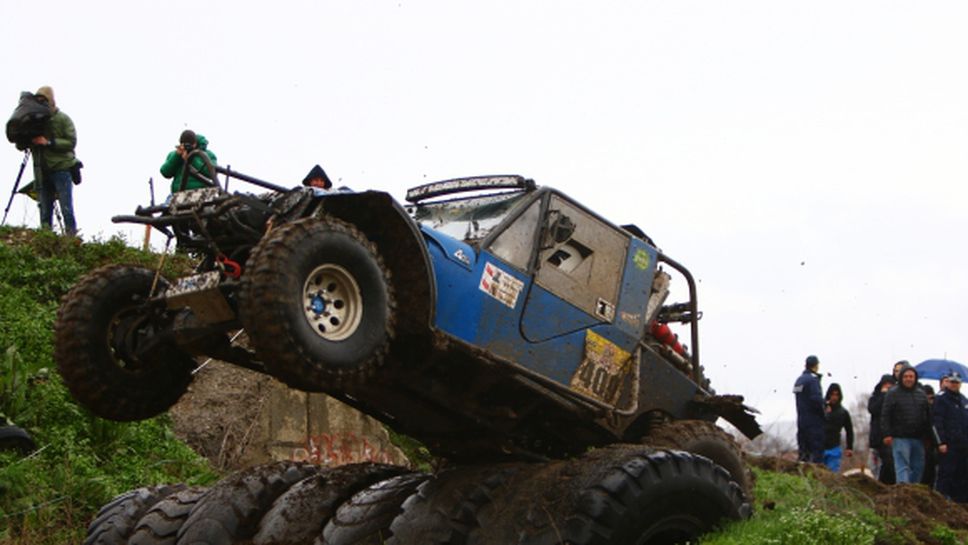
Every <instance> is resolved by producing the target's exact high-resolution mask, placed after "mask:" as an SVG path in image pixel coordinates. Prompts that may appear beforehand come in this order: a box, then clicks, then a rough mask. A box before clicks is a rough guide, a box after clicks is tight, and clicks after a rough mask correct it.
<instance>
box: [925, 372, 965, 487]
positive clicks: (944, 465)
mask: <svg viewBox="0 0 968 545" xmlns="http://www.w3.org/2000/svg"><path fill="white" fill-rule="evenodd" d="M945 386H946V388H947V389H948V391H947V392H945V394H944V395H939V396H937V397H936V398H935V404H934V407H933V414H932V422H933V423H934V429H935V431H936V433H937V435H938V481H937V488H938V492H940V493H941V494H943V495H944V496H946V497H948V498H950V499H952V500H954V501H956V502H958V503H968V398H965V396H964V395H963V394H962V393H961V376H960V375H958V374H957V373H956V374H953V375H951V376H950V377H948V381H947V382H946V384H945Z"/></svg>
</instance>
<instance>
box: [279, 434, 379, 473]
mask: <svg viewBox="0 0 968 545" xmlns="http://www.w3.org/2000/svg"><path fill="white" fill-rule="evenodd" d="M292 459H293V461H296V462H312V463H314V464H319V465H322V466H338V465H343V464H354V463H357V462H378V463H383V464H390V463H394V462H395V461H396V460H395V457H394V455H393V453H391V452H389V451H388V450H385V449H383V448H382V447H380V446H379V445H374V444H372V443H370V442H369V441H368V440H367V438H366V437H362V436H359V435H356V434H355V433H352V432H346V433H323V434H320V435H310V436H308V437H306V445H305V447H301V448H296V449H293V451H292Z"/></svg>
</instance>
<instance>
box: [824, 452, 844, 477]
mask: <svg viewBox="0 0 968 545" xmlns="http://www.w3.org/2000/svg"><path fill="white" fill-rule="evenodd" d="M840 458H841V454H840V445H837V446H836V447H834V448H828V449H827V450H825V451H823V463H824V465H825V466H827V467H828V468H829V469H830V471H833V472H834V473H840Z"/></svg>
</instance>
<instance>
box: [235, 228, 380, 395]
mask: <svg viewBox="0 0 968 545" xmlns="http://www.w3.org/2000/svg"><path fill="white" fill-rule="evenodd" d="M250 262H251V263H250V264H249V268H248V271H247V272H246V274H245V276H244V277H243V293H242V297H241V304H242V311H241V314H242V320H243V323H244V324H245V326H246V331H248V333H249V337H250V339H251V342H252V346H253V347H254V348H255V351H256V353H257V354H258V355H259V356H260V359H262V360H263V361H265V362H266V366H267V368H268V369H269V372H270V373H271V374H273V375H274V376H276V377H277V378H279V379H280V380H282V381H283V382H285V383H286V384H288V385H290V386H293V387H295V388H299V389H302V390H310V391H321V390H323V389H325V388H326V387H327V386H331V385H337V384H342V385H346V384H352V383H358V382H360V381H361V380H363V379H365V378H367V377H368V376H370V375H372V374H373V372H374V371H375V370H376V368H377V367H379V366H380V365H381V364H382V363H383V358H384V356H385V355H386V352H387V348H388V345H389V341H390V339H391V338H392V337H393V333H394V313H393V310H394V297H393V289H392V287H391V285H390V275H389V272H388V271H387V269H386V267H385V266H384V265H383V261H382V259H380V256H379V255H378V254H377V251H376V247H375V246H374V245H373V244H372V243H370V242H369V241H368V240H367V239H366V237H365V236H363V234H362V233H360V232H359V231H358V230H357V229H356V228H355V227H353V226H352V225H350V224H348V223H345V222H342V221H339V220H336V219H333V218H322V219H316V218H307V219H303V220H299V221H295V222H293V223H290V224H287V225H284V226H282V227H280V228H279V229H277V230H275V231H273V232H272V233H270V234H269V235H268V236H267V237H266V238H265V239H264V240H263V241H262V242H261V243H260V245H259V247H258V249H257V250H256V251H255V252H254V253H253V256H252V258H250Z"/></svg>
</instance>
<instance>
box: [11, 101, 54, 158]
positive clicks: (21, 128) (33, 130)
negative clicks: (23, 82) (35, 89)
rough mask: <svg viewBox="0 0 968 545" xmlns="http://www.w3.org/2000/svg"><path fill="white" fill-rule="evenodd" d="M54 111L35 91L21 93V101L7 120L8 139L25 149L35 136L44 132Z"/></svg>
mask: <svg viewBox="0 0 968 545" xmlns="http://www.w3.org/2000/svg"><path fill="white" fill-rule="evenodd" d="M51 115H52V112H51V111H50V108H49V107H48V106H47V104H45V103H43V102H41V101H39V100H37V97H36V96H34V94H33V93H30V92H28V91H24V92H22V93H20V103H19V104H17V107H16V108H15V109H14V111H13V115H11V116H10V119H9V120H8V121H7V140H9V141H10V142H11V143H13V144H16V145H17V147H18V148H20V149H24V148H26V147H28V146H30V141H31V140H32V139H33V138H34V137H35V136H40V135H42V134H44V127H45V126H46V124H47V120H49V119H50V116H51Z"/></svg>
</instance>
